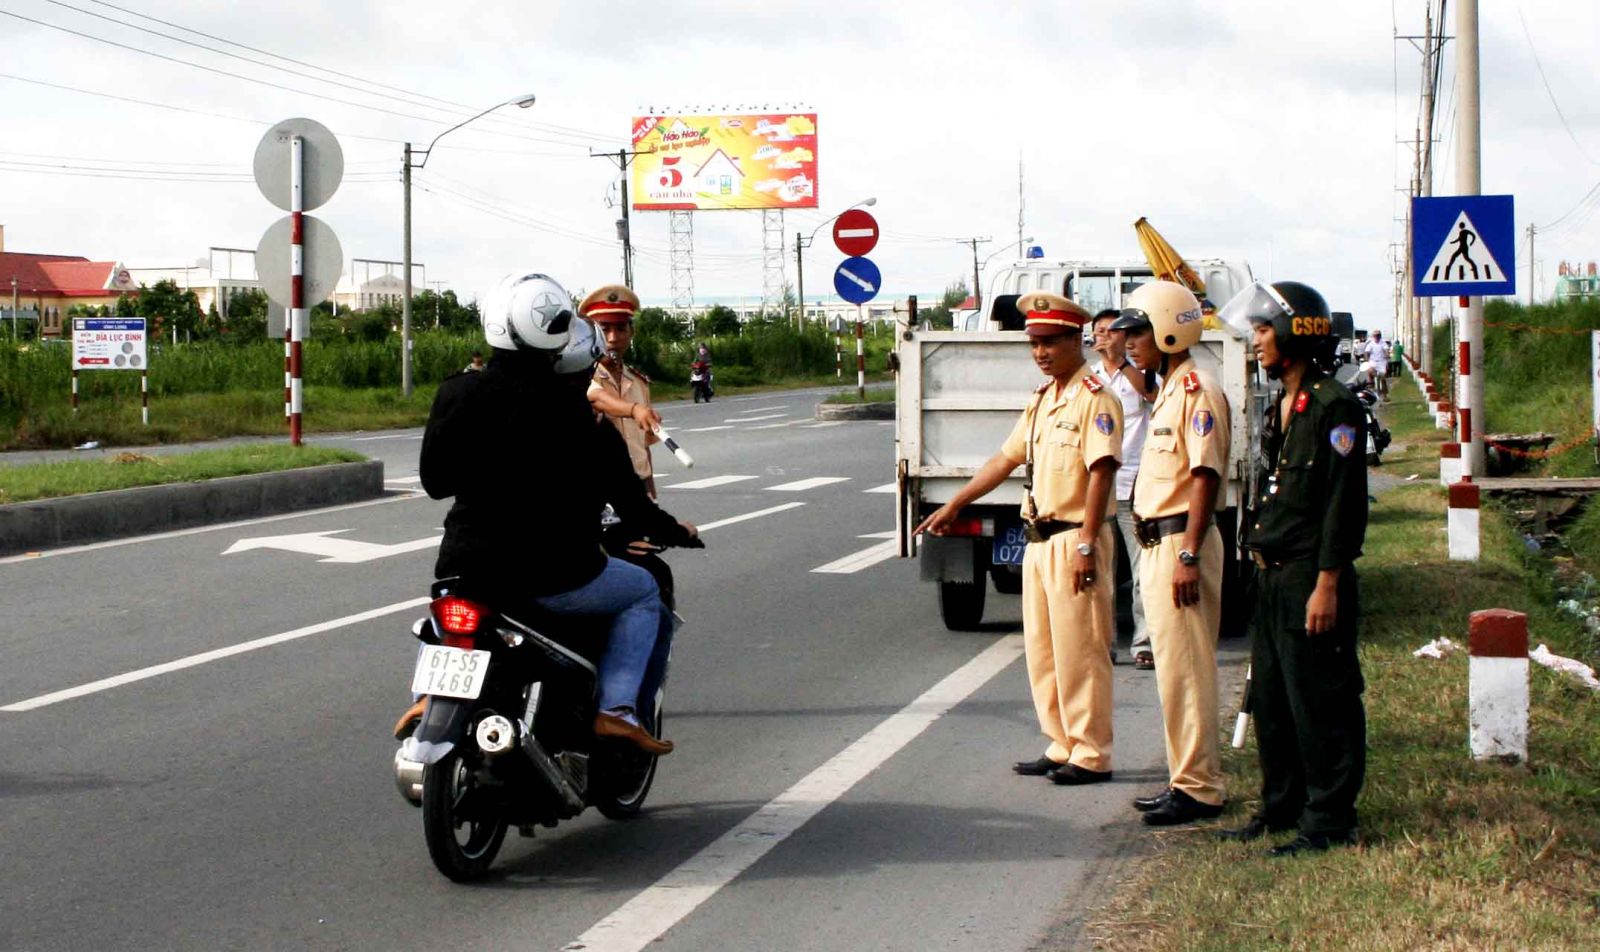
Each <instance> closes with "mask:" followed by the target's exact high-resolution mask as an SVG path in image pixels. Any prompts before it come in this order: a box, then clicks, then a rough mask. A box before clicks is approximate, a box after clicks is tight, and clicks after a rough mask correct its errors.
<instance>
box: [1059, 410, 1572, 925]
mask: <svg viewBox="0 0 1600 952" xmlns="http://www.w3.org/2000/svg"><path fill="white" fill-rule="evenodd" d="M1395 392H1396V394H1397V397H1398V399H1397V401H1396V403H1395V404H1393V405H1391V409H1390V410H1389V411H1388V412H1387V419H1386V422H1387V423H1388V424H1389V426H1390V427H1391V428H1392V429H1393V430H1394V431H1395V439H1396V441H1397V442H1404V443H1405V444H1406V445H1407V448H1406V450H1405V451H1404V452H1403V453H1402V454H1400V455H1398V456H1395V457H1393V458H1386V459H1385V462H1384V469H1385V470H1388V471H1390V472H1393V473H1396V474H1399V475H1402V476H1403V475H1408V474H1409V473H1411V472H1415V471H1418V468H1419V466H1420V465H1421V464H1422V463H1424V462H1428V461H1430V456H1431V461H1432V462H1433V465H1434V466H1435V467H1436V465H1437V464H1436V460H1437V450H1436V448H1435V447H1436V444H1437V443H1438V442H1440V441H1442V440H1443V438H1444V434H1443V432H1442V431H1437V430H1434V429H1433V428H1432V423H1431V421H1429V420H1428V419H1427V418H1426V416H1425V415H1424V414H1423V413H1421V412H1419V411H1418V410H1417V408H1416V403H1417V401H1416V397H1415V391H1414V390H1413V389H1410V388H1409V386H1408V387H1406V388H1396V391H1395ZM1430 450H1431V451H1432V452H1431V454H1430ZM1421 471H1422V473H1423V478H1422V479H1419V480H1418V481H1417V482H1415V483H1410V484H1406V485H1403V486H1400V487H1398V488H1394V489H1390V490H1388V491H1386V492H1384V493H1383V494H1381V495H1380V496H1379V501H1378V503H1377V504H1376V505H1375V506H1374V507H1373V512H1372V518H1371V522H1370V525H1369V527H1368V532H1367V542H1366V555H1365V557H1364V558H1363V559H1362V560H1361V562H1360V563H1358V566H1359V569H1360V571H1361V577H1362V617H1363V624H1362V634H1361V660H1362V667H1363V670H1364V673H1365V675H1366V678H1367V693H1366V704H1367V714H1368V734H1367V741H1368V749H1369V759H1368V774H1367V783H1366V786H1365V788H1364V790H1363V792H1362V796H1361V801H1360V804H1359V808H1360V811H1361V818H1362V837H1363V845H1362V846H1360V847H1359V848H1356V849H1349V850H1336V851H1333V852H1330V853H1328V854H1324V855H1321V856H1315V857H1306V858H1297V859H1294V860H1287V861H1286V860H1269V859H1267V858H1266V857H1265V856H1264V855H1262V847H1261V845H1260V844H1224V843H1219V842H1217V841H1216V840H1214V839H1213V838H1212V837H1210V836H1209V835H1207V833H1206V831H1205V829H1203V828H1197V829H1195V830H1192V831H1177V832H1174V833H1172V834H1170V835H1167V836H1165V837H1163V838H1162V839H1161V843H1162V845H1161V846H1159V847H1158V848H1157V850H1156V852H1155V855H1154V856H1153V857H1152V858H1150V859H1149V860H1147V861H1146V862H1144V863H1143V864H1141V866H1140V867H1139V868H1138V869H1137V871H1136V872H1135V875H1134V877H1133V879H1132V880H1131V881H1130V882H1128V883H1127V884H1125V885H1124V887H1123V889H1122V890H1121V892H1120V893H1119V895H1118V896H1117V897H1116V898H1115V899H1114V900H1113V901H1112V903H1111V904H1110V905H1109V907H1108V908H1107V909H1106V910H1104V911H1103V912H1102V913H1101V914H1100V915H1099V916H1098V918H1097V920H1096V921H1095V922H1094V923H1093V924H1092V926H1091V928H1090V932H1091V934H1093V935H1095V936H1096V937H1097V939H1098V947H1099V948H1104V949H1114V950H1176V949H1184V950H1218V952H1221V950H1229V952H1232V950H1250V949H1263V950H1265V949H1308V950H1309V949H1316V950H1341V952H1342V950H1368V949H1371V950H1411V949H1419V948H1427V949H1462V950H1468V949H1471V950H1477V949H1502V948H1503V949H1590V948H1595V947H1596V936H1600V696H1596V695H1595V694H1594V693H1592V692H1590V691H1588V690H1587V689H1584V688H1582V687H1579V686H1577V685H1576V684H1574V683H1572V682H1570V681H1568V680H1566V679H1564V678H1562V677H1560V676H1558V675H1556V674H1554V673H1552V672H1550V671H1547V670H1546V669H1544V668H1542V667H1538V666H1534V668H1533V671H1532V677H1531V689H1532V714H1531V723H1530V735H1529V754H1530V763H1529V764H1528V765H1526V766H1521V767H1507V766H1503V765H1500V764H1480V763H1475V762H1473V761H1472V760H1471V759H1470V758H1469V756H1468V751H1467V690H1468V682H1467V661H1466V658H1465V657H1463V656H1462V655H1460V654H1457V655H1453V656H1449V657H1447V658H1446V659H1445V660H1443V661H1429V660H1423V659H1417V658H1413V657H1412V655H1411V652H1412V651H1413V650H1414V649H1415V648H1417V647H1419V646H1420V645H1422V644H1424V643H1426V642H1428V641H1430V640H1432V639H1434V638H1436V637H1440V636H1444V637H1449V638H1451V639H1452V640H1454V641H1456V642H1458V643H1462V642H1464V641H1465V638H1466V627H1467V615H1468V613H1469V612H1471V611H1473V610H1476V609H1480V608H1491V607H1501V608H1510V609H1514V610H1518V611H1524V612H1527V613H1528V615H1529V622H1530V636H1531V638H1532V639H1533V641H1534V643H1535V644H1537V643H1539V642H1544V643H1546V644H1548V645H1549V646H1550V647H1551V649H1552V650H1553V651H1555V652H1556V653H1557V654H1567V655H1572V654H1576V653H1580V652H1582V650H1583V648H1584V645H1585V643H1586V639H1585V636H1584V633H1583V632H1582V630H1581V629H1580V628H1579V626H1577V625H1576V624H1574V623H1573V622H1572V621H1571V620H1570V619H1568V618H1567V617H1566V616H1564V615H1561V614H1559V613H1557V612H1556V611H1554V610H1553V607H1552V604H1551V602H1552V595H1553V593H1552V590H1551V585H1550V582H1549V576H1548V570H1547V568H1546V567H1545V566H1543V565H1542V564H1541V563H1539V562H1538V561H1535V559H1536V558H1537V557H1534V556H1530V555H1529V554H1528V553H1527V551H1526V549H1524V548H1523V546H1522V543H1521V540H1520V538H1519V536H1518V534H1517V532H1516V531H1515V530H1514V528H1513V527H1512V525H1511V523H1510V521H1509V519H1508V518H1507V516H1506V515H1505V513H1503V512H1501V511H1500V510H1498V509H1496V508H1494V507H1493V506H1490V507H1488V508H1485V509H1484V511H1483V533H1482V539H1483V558H1482V559H1481V560H1480V561H1479V562H1477V563H1465V562H1452V561H1450V560H1449V559H1448V556H1447V553H1446V550H1445V534H1444V524H1445V518H1444V508H1445V504H1444V494H1443V491H1442V490H1441V489H1440V488H1439V487H1438V485H1437V483H1436V482H1434V483H1429V482H1427V481H1426V480H1427V479H1429V478H1430V476H1431V475H1432V474H1433V473H1436V469H1434V470H1433V471H1432V473H1430V471H1429V470H1428V469H1427V468H1426V467H1423V468H1422V470H1421ZM1229 703H1231V699H1230V701H1229ZM1224 720H1225V722H1227V723H1228V724H1229V725H1230V726H1231V720H1232V719H1231V717H1229V718H1225V719H1224ZM1224 750H1225V753H1224V767H1225V770H1226V772H1227V774H1228V777H1229V783H1230V786H1231V789H1232V791H1233V798H1234V799H1233V801H1232V803H1231V804H1230V806H1229V812H1228V815H1227V816H1225V817H1224V819H1223V821H1222V822H1223V823H1224V824H1225V825H1234V824H1238V823H1240V822H1242V821H1243V820H1244V818H1245V817H1246V816H1247V815H1248V813H1249V812H1250V811H1251V810H1252V809H1253V808H1254V807H1255V805H1256V804H1255V803H1252V802H1251V801H1252V800H1253V799H1254V796H1255V793H1256V791H1257V790H1258V789H1259V785H1260V775H1259V772H1258V770H1257V766H1256V755H1255V751H1254V745H1253V744H1251V745H1249V746H1247V747H1246V749H1245V750H1243V751H1233V750H1231V749H1230V748H1228V747H1227V746H1226V744H1225V745H1224Z"/></svg>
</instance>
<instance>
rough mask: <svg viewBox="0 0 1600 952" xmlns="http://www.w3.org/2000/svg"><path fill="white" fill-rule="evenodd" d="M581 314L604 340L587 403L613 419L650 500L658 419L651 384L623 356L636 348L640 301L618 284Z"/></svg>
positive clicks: (592, 297) (593, 296)
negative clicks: (651, 449) (592, 324)
mask: <svg viewBox="0 0 1600 952" xmlns="http://www.w3.org/2000/svg"><path fill="white" fill-rule="evenodd" d="M578 313H580V314H582V315H583V316H584V317H586V318H588V319H589V320H590V321H593V322H594V325H595V327H596V329H598V330H599V331H600V333H601V335H602V336H603V337H604V338H605V356H604V357H603V358H601V360H600V363H599V364H597V365H596V366H595V369H594V379H593V381H592V382H591V383H590V384H589V402H590V404H592V405H593V406H594V408H595V409H596V410H598V411H600V412H601V413H604V414H605V415H606V416H608V417H610V418H611V422H612V423H614V424H615V425H616V427H617V430H618V431H619V432H621V433H622V440H623V442H624V443H626V444H627V445H628V457H629V458H630V459H632V460H633V471H634V473H635V474H636V475H637V476H638V477H639V479H640V480H641V481H642V482H643V483H644V485H645V489H646V490H647V491H648V492H649V493H650V498H652V499H654V498H655V496H656V481H655V469H654V468H653V466H652V465H651V462H650V446H651V444H653V443H655V442H657V437H656V435H655V429H656V427H657V426H659V425H660V423H661V416H660V414H658V413H656V411H655V409H654V408H653V407H651V406H650V378H649V377H646V376H645V375H644V374H642V373H640V372H639V371H637V370H635V369H634V368H632V367H629V366H627V365H626V364H625V363H623V360H622V358H623V355H624V354H626V353H627V351H628V347H629V345H631V344H632V343H633V319H634V317H635V316H636V315H637V314H638V313H639V297H638V295H636V294H634V293H633V292H632V291H630V290H629V289H628V288H626V287H623V286H622V285H620V284H608V285H606V286H605V287H601V288H596V289H595V290H594V291H592V292H590V293H589V295H588V296H587V297H585V298H584V299H583V303H582V304H580V305H578Z"/></svg>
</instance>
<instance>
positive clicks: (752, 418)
mask: <svg viewBox="0 0 1600 952" xmlns="http://www.w3.org/2000/svg"><path fill="white" fill-rule="evenodd" d="M788 415H789V414H787V413H769V414H767V415H766V416H747V417H729V418H728V419H726V420H723V421H722V422H724V423H756V422H758V421H760V420H781V419H783V418H784V417H786V416H788Z"/></svg>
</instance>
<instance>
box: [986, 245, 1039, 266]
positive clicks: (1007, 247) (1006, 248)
mask: <svg viewBox="0 0 1600 952" xmlns="http://www.w3.org/2000/svg"><path fill="white" fill-rule="evenodd" d="M1032 240H1033V239H1032V238H1031V237H1029V238H1018V239H1017V240H1016V241H1013V242H1012V243H1011V244H1009V245H1006V246H1005V247H1004V248H1001V249H1000V250H999V251H996V252H995V253H994V254H992V255H990V256H989V257H987V258H985V259H983V270H987V269H988V267H989V262H991V261H993V260H994V259H995V255H998V254H1003V253H1004V252H1007V251H1010V250H1011V249H1012V248H1015V247H1017V246H1018V245H1025V244H1027V243H1028V242H1030V241H1032Z"/></svg>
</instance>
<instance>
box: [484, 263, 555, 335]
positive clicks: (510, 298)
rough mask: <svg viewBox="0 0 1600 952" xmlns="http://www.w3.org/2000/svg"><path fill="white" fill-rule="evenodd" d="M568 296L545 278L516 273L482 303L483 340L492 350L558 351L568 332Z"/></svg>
mask: <svg viewBox="0 0 1600 952" xmlns="http://www.w3.org/2000/svg"><path fill="white" fill-rule="evenodd" d="M573 314H574V309H573V307H572V295H570V294H568V293H567V291H566V289H565V288H563V287H562V286H561V285H559V284H557V283H556V280H555V279H554V278H552V277H550V276H549V275H547V274H537V273H529V272H518V273H516V274H510V275H507V276H506V277H504V278H502V279H501V280H500V283H499V284H498V285H496V286H495V289H494V290H493V291H490V292H489V296H488V297H487V298H486V299H485V300H484V302H483V308H482V320H483V336H484V338H485V339H487V340H488V342H489V346H490V347H493V348H495V349H496V350H542V351H552V350H560V349H561V348H562V347H564V346H565V345H566V343H567V338H568V336H569V335H570V334H571V331H572V323H573Z"/></svg>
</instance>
